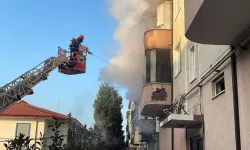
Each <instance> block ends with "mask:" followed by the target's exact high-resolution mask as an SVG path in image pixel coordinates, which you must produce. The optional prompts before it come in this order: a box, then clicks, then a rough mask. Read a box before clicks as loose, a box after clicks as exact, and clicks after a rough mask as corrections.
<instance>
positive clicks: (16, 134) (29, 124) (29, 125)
mask: <svg viewBox="0 0 250 150" xmlns="http://www.w3.org/2000/svg"><path fill="white" fill-rule="evenodd" d="M19 124H27V125H28V135H25V136H30V128H31V123H19V122H18V123H16V131H15V137H17V136H18V135H19V133H17V129H18V125H19Z"/></svg>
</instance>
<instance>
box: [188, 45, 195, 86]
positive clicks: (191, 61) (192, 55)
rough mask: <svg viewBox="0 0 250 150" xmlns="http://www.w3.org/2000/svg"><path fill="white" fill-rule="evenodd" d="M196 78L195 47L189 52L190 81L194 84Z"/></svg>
mask: <svg viewBox="0 0 250 150" xmlns="http://www.w3.org/2000/svg"><path fill="white" fill-rule="evenodd" d="M195 78H196V50H195V46H194V45H193V46H192V47H191V48H190V50H189V81H190V82H192V81H193V80H194V79H195Z"/></svg>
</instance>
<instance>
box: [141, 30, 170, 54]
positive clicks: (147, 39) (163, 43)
mask: <svg viewBox="0 0 250 150" xmlns="http://www.w3.org/2000/svg"><path fill="white" fill-rule="evenodd" d="M171 39H172V35H171V30H170V29H151V30H148V31H146V32H145V34H144V46H145V50H146V51H147V50H152V49H162V50H170V49H171Z"/></svg>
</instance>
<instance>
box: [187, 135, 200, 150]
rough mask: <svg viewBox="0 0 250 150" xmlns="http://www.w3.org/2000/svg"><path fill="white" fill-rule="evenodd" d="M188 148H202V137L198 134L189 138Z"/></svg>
mask: <svg viewBox="0 0 250 150" xmlns="http://www.w3.org/2000/svg"><path fill="white" fill-rule="evenodd" d="M190 149H191V150H203V144H202V138H201V136H200V135H199V136H195V137H192V138H190Z"/></svg>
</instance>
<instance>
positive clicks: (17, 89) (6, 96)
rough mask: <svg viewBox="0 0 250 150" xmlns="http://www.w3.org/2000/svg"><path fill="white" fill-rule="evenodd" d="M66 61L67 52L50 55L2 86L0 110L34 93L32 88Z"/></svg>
mask: <svg viewBox="0 0 250 150" xmlns="http://www.w3.org/2000/svg"><path fill="white" fill-rule="evenodd" d="M65 62H66V63H67V62H68V59H67V57H66V54H59V55H58V57H50V58H48V59H46V60H45V61H43V62H42V63H40V64H39V65H37V66H36V67H34V68H32V69H31V70H29V71H27V72H25V73H24V74H22V75H21V76H19V77H18V78H16V79H15V80H13V81H11V82H10V83H7V84H6V85H4V86H3V87H0V112H2V111H3V110H5V109H6V108H7V107H9V106H11V105H13V104H14V103H15V102H17V101H18V100H21V99H22V98H23V97H24V96H26V95H30V94H33V90H32V88H33V87H34V86H36V85H37V84H38V83H40V82H41V81H43V80H46V79H47V77H48V75H49V73H50V72H52V71H53V70H54V69H56V68H57V67H58V66H59V65H61V64H62V63H65Z"/></svg>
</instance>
